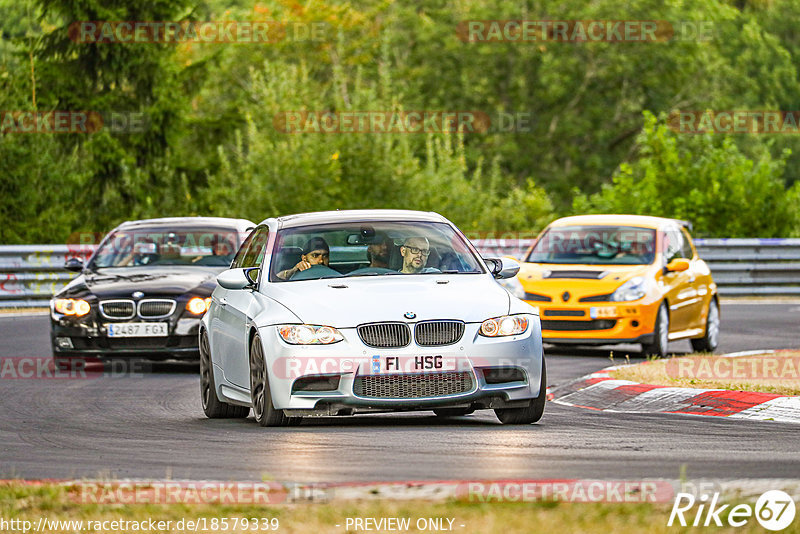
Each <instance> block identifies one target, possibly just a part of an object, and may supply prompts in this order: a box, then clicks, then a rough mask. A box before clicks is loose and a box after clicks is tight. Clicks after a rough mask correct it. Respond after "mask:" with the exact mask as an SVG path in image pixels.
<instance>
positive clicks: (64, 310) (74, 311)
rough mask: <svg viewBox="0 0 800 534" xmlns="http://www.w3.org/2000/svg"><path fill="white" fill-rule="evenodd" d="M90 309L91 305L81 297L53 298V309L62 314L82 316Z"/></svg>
mask: <svg viewBox="0 0 800 534" xmlns="http://www.w3.org/2000/svg"><path fill="white" fill-rule="evenodd" d="M91 310H92V307H91V305H90V304H89V303H88V302H86V301H85V300H83V299H53V311H55V312H56V313H60V314H62V315H73V316H75V317H83V316H84V315H87V314H88V313H89V312H90V311H91Z"/></svg>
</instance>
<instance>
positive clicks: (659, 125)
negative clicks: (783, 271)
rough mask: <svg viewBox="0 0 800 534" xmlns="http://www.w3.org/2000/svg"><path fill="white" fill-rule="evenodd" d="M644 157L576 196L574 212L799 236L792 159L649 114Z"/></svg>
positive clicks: (709, 232) (709, 230)
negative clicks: (748, 149) (787, 169)
mask: <svg viewBox="0 0 800 534" xmlns="http://www.w3.org/2000/svg"><path fill="white" fill-rule="evenodd" d="M644 123H645V126H644V129H643V130H642V133H641V134H640V135H639V137H638V138H637V140H636V149H637V152H638V158H637V159H636V160H635V161H634V162H632V163H625V164H622V165H620V168H619V170H618V171H617V172H616V173H615V175H614V178H613V182H612V184H610V185H605V186H603V188H602V190H601V191H600V192H599V193H596V194H593V195H590V196H586V195H582V194H579V193H578V194H577V195H576V197H575V200H574V203H573V211H575V212H576V213H585V212H590V213H633V214H646V215H658V216H663V217H674V218H677V219H689V220H691V221H692V222H693V223H694V227H695V233H696V235H698V236H719V237H785V236H788V235H790V234H792V233H793V232H796V231H797V228H798V223H800V219H799V218H798V215H800V212H799V211H798V209H797V203H796V202H797V191H798V190H800V189H798V188H794V190H792V191H790V192H789V194H788V195H787V191H786V189H785V187H784V184H783V181H782V180H781V175H782V173H783V167H784V165H785V162H786V158H787V157H788V156H789V154H788V153H785V154H784V155H783V156H782V157H781V158H780V159H773V158H772V157H771V155H770V154H769V152H765V153H763V154H762V156H761V158H760V159H758V160H752V159H750V158H748V157H747V156H745V155H744V154H743V153H742V152H741V151H740V150H739V149H738V148H737V146H736V143H735V142H734V141H733V139H732V138H731V137H729V136H719V135H716V134H696V135H686V134H680V133H675V132H674V131H672V130H671V129H669V128H668V126H667V125H666V124H665V117H664V116H663V115H662V117H661V118H660V120H657V119H656V117H655V116H654V115H653V114H651V113H649V112H645V114H644Z"/></svg>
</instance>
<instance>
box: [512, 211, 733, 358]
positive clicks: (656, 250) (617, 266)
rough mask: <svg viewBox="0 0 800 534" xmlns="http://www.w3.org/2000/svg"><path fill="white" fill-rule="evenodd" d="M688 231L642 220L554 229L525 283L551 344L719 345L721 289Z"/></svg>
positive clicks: (564, 224)
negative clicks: (687, 342)
mask: <svg viewBox="0 0 800 534" xmlns="http://www.w3.org/2000/svg"><path fill="white" fill-rule="evenodd" d="M686 227H688V223H685V222H683V221H677V220H675V219H664V218H661V217H645V216H638V215H580V216H576V217H565V218H562V219H558V220H557V221H554V222H553V223H551V224H550V225H549V226H548V227H547V228H545V229H544V231H543V232H542V233H541V234H540V235H539V237H538V238H537V239H536V241H535V242H534V244H533V245H532V246H531V248H530V249H528V251H527V252H526V255H525V257H524V263H523V265H522V269H521V270H520V272H519V275H518V277H519V280H520V282H521V283H522V286H523V288H524V290H525V297H524V298H525V300H526V301H527V302H528V303H529V304H531V305H533V306H536V307H538V308H539V315H540V316H541V320H542V338H543V339H544V341H545V342H547V343H553V344H562V343H563V344H566V343H572V344H582V345H605V344H614V343H641V345H642V349H643V350H644V351H645V352H646V353H648V354H654V355H658V356H664V355H665V354H666V353H667V344H668V342H669V341H674V340H678V339H689V340H690V341H691V344H692V348H693V349H694V350H697V351H708V352H710V351H713V350H714V349H716V348H717V345H718V343H719V317H720V315H719V301H718V296H717V285H716V284H715V283H714V280H713V279H712V278H711V271H710V270H709V268H708V265H706V263H705V262H704V261H703V260H701V259H700V258H699V257H698V256H697V251H696V250H695V248H694V244H693V243H692V238H691V237H690V236H689V233H688V232H687V229H686Z"/></svg>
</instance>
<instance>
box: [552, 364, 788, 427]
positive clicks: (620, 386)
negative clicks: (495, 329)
mask: <svg viewBox="0 0 800 534" xmlns="http://www.w3.org/2000/svg"><path fill="white" fill-rule="evenodd" d="M771 352H773V351H748V353H749V354H765V353H771ZM748 353H735V354H727V355H726V356H728V357H734V356H745V355H748ZM623 367H626V366H622V365H616V366H613V367H608V368H606V369H603V370H601V371H598V372H596V373H592V374H589V375H586V376H583V377H581V378H579V379H578V380H576V381H574V382H572V383H570V384H568V385H565V386H561V387H557V388H554V389H555V391H554V394H555V397H556V398H555V400H554V401H553V402H555V403H557V404H562V405H565V406H575V407H579V408H587V409H590V410H598V411H605V412H617V413H675V414H685V415H702V416H715V417H729V418H732V419H753V420H760V421H779V422H783V423H800V397H791V396H786V395H775V394H772V393H757V392H752V391H729V390H722V389H697V388H680V387H671V386H654V385H651V384H639V383H636V382H631V381H629V380H616V379H614V378H612V377H611V376H609V374H610V373H611V371H614V370H616V369H621V368H623Z"/></svg>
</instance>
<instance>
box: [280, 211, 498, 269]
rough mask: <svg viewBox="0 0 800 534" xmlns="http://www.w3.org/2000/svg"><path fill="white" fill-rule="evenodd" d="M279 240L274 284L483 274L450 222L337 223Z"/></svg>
mask: <svg viewBox="0 0 800 534" xmlns="http://www.w3.org/2000/svg"><path fill="white" fill-rule="evenodd" d="M276 237H277V238H276V243H275V251H276V252H275V254H273V255H272V258H273V259H272V263H271V266H270V281H272V282H284V281H297V280H311V279H319V278H337V277H343V276H347V277H360V276H388V275H425V274H437V273H438V274H467V273H469V274H475V273H483V272H485V271H484V268H483V266H482V264H481V262H480V259H479V258H478V257H477V255H476V254H475V253H474V252H473V249H471V248H470V246H469V243H468V242H467V241H466V239H465V238H464V237H463V236H462V235H461V234H459V233H458V232H457V230H455V229H454V228H453V227H452V226H450V225H449V224H446V223H439V222H435V223H434V222H406V221H368V222H362V221H359V222H352V223H347V222H344V223H342V222H337V223H331V224H320V225H314V226H304V227H297V228H286V229H282V230H280V231H279V232H278V235H277V236H276ZM303 258H306V259H305V260H304V259H303ZM304 262H306V263H304Z"/></svg>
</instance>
